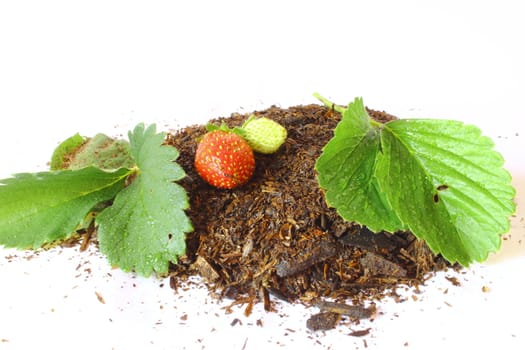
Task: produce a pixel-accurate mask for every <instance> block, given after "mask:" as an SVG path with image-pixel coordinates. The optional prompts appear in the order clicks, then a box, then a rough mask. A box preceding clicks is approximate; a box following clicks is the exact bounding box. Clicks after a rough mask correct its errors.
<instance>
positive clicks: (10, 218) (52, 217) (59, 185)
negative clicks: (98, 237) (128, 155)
mask: <svg viewBox="0 0 525 350" xmlns="http://www.w3.org/2000/svg"><path fill="white" fill-rule="evenodd" d="M129 173H130V170H129V169H120V170H118V171H115V172H106V171H102V170H100V169H97V168H94V167H88V168H84V169H82V170H78V171H70V170H64V171H54V172H40V173H35V174H28V173H23V174H16V175H14V176H13V177H12V178H8V179H4V180H0V199H1V200H0V244H2V245H5V246H6V247H17V248H29V247H32V248H37V247H40V246H42V245H43V244H44V243H47V242H52V241H55V240H59V239H64V238H66V237H68V236H70V235H71V234H72V233H73V231H74V230H75V229H76V227H77V226H78V225H79V224H80V223H81V222H82V221H83V219H84V217H85V216H86V215H87V213H88V212H89V211H90V210H91V209H92V208H93V207H94V206H95V205H97V204H98V203H100V202H103V201H106V200H109V199H111V198H113V197H114V196H115V194H116V193H117V192H118V191H120V190H121V189H122V187H123V186H124V182H125V179H126V177H127V176H128V175H129Z"/></svg>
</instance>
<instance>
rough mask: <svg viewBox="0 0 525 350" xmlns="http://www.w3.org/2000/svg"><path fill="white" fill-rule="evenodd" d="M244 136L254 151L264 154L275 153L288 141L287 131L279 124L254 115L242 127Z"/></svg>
mask: <svg viewBox="0 0 525 350" xmlns="http://www.w3.org/2000/svg"><path fill="white" fill-rule="evenodd" d="M241 130H242V134H241V135H242V136H243V137H244V139H245V140H246V141H248V144H250V146H252V148H253V150H254V151H256V152H259V153H263V154H270V153H275V152H277V150H278V149H279V147H281V145H282V144H283V143H284V141H285V140H286V136H287V132H286V129H285V128H284V127H283V126H282V125H281V124H279V123H277V122H275V121H273V120H271V119H268V118H265V117H262V118H255V116H254V115H252V116H251V117H250V118H249V119H248V120H247V121H246V122H245V123H244V124H243V126H242V127H241Z"/></svg>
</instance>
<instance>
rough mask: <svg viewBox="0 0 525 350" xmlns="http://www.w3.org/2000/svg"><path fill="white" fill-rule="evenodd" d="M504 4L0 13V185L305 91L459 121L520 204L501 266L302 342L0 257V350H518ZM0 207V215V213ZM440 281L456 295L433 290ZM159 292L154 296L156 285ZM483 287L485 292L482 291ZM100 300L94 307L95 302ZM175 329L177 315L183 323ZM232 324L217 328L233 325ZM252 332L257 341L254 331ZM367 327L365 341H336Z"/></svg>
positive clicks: (47, 266)
mask: <svg viewBox="0 0 525 350" xmlns="http://www.w3.org/2000/svg"><path fill="white" fill-rule="evenodd" d="M522 7H523V5H522V4H521V3H520V1H508V0H503V1H501V0H498V1H437V2H436V1H432V2H425V1H366V2H365V1H359V2H358V1H340V2H337V1H298V2H291V1H289V2H285V1H260V2H250V1H244V2H241V1H239V2H233V1H185V2H175V1H171V2H168V1H166V2H161V1H144V2H138V1H82V2H80V1H63V2H60V1H16V2H14V1H1V2H0V120H1V123H2V124H1V127H0V156H1V158H0V159H1V160H2V165H1V167H0V178H5V177H8V176H9V175H10V174H12V173H16V172H23V171H36V170H46V169H47V168H46V162H47V161H48V159H49V156H50V154H51V152H52V151H53V149H54V147H55V146H56V145H57V143H58V142H59V141H61V140H63V139H64V138H66V137H68V136H70V135H72V134H74V133H76V132H80V133H81V134H83V135H88V136H89V135H93V134H95V133H97V132H105V133H107V134H109V135H111V136H120V135H125V134H126V132H127V130H128V129H130V128H132V127H133V126H134V125H135V124H136V123H137V122H145V123H148V124H149V123H157V126H158V129H160V130H164V131H168V130H170V129H171V130H172V129H176V128H178V127H180V126H181V125H186V124H193V123H202V122H204V121H206V120H207V119H210V118H213V117H217V116H227V115H229V114H230V113H232V112H246V113H248V112H250V111H253V110H254V109H263V108H267V107H269V106H271V105H273V104H276V105H280V106H282V107H287V106H292V105H298V104H307V103H315V102H316V101H315V100H314V99H313V98H312V97H311V94H312V93H313V92H316V91H318V92H320V93H321V94H323V95H324V96H326V97H328V98H330V99H332V100H334V101H335V102H338V103H341V104H345V103H347V102H349V101H350V100H352V99H353V98H354V97H356V96H362V97H363V98H364V101H365V104H367V105H368V106H370V107H372V108H374V109H380V110H386V111H388V112H390V113H393V114H395V115H397V116H399V117H430V118H447V119H457V120H462V121H465V122H469V123H473V124H476V125H478V126H479V127H480V128H481V129H482V130H483V131H484V133H485V134H487V135H488V136H490V137H492V138H493V139H494V141H495V142H496V146H497V149H498V150H499V151H500V152H501V153H502V154H503V156H504V157H505V159H506V161H507V163H506V168H507V169H509V171H510V172H511V173H512V175H513V178H514V180H513V183H514V185H515V186H516V187H517V189H518V194H517V198H516V201H517V202H518V212H517V214H516V216H515V217H513V218H512V229H511V232H510V233H509V234H508V235H506V237H505V238H506V239H505V241H504V242H503V247H502V249H501V251H500V252H499V253H497V254H494V255H492V256H491V257H490V258H489V260H488V261H487V262H485V263H483V264H477V265H474V266H472V267H471V268H469V269H468V270H466V271H463V272H462V273H459V274H457V273H455V272H452V271H448V272H446V273H444V274H440V275H438V276H436V277H434V278H432V279H430V280H429V281H428V283H427V285H426V286H425V287H424V288H422V290H423V293H422V294H417V295H416V296H417V300H414V298H413V297H412V296H414V295H415V294H414V292H412V291H408V292H407V294H406V295H407V297H406V299H407V300H406V301H405V302H404V303H401V304H399V303H394V302H391V301H388V300H385V301H384V302H382V303H380V304H379V309H380V311H381V314H380V315H379V316H378V317H377V318H376V319H375V320H374V321H373V322H363V323H362V324H360V325H356V324H346V325H344V326H342V327H340V328H338V329H337V330H334V331H331V332H327V333H311V332H309V331H307V330H306V327H305V321H306V319H307V317H308V315H309V314H311V313H313V312H315V311H316V310H313V309H307V310H305V309H304V308H303V307H302V306H298V305H294V306H289V305H277V307H278V309H279V311H278V312H276V313H271V314H266V313H264V311H261V309H262V306H261V305H258V306H256V307H255V312H254V315H252V316H251V317H249V318H246V317H244V316H243V315H242V308H240V309H237V308H234V310H235V313H234V314H228V315H227V314H225V311H224V309H222V307H223V306H224V305H227V303H224V304H217V302H215V301H213V300H211V299H209V298H208V297H207V295H208V293H207V291H206V289H205V288H204V287H203V286H202V285H201V286H200V287H196V286H194V287H192V288H191V289H190V290H189V291H186V292H184V291H182V290H180V291H179V293H178V294H175V293H174V291H173V290H171V289H170V288H169V286H168V281H166V280H161V279H156V278H150V279H142V278H137V277H135V276H133V275H131V274H125V273H122V272H121V271H119V270H112V269H111V268H110V267H109V266H108V265H107V263H106V261H105V258H104V257H101V256H100V255H99V254H98V253H97V252H96V251H94V250H90V251H89V252H88V253H83V254H79V253H78V252H77V249H76V248H72V249H54V250H51V251H47V252H39V253H38V254H37V255H35V253H33V252H29V253H27V252H19V251H14V250H7V249H2V250H0V283H1V286H0V349H28V348H77V349H92V348H96V349H148V348H155V349H175V348H186V349H200V348H205V349H216V348H221V349H222V348H231V349H242V348H245V349H256V348H257V349H258V348H262V347H264V348H266V349H274V348H281V347H284V346H287V347H297V348H299V347H300V348H303V349H310V348H312V349H317V348H319V349H341V348H345V349H348V348H356V347H357V348H365V346H368V349H374V348H389V349H430V348H443V347H447V348H449V347H452V348H460V347H468V348H496V347H499V348H506V349H522V348H524V346H525V331H524V330H523V329H524V327H523V315H524V314H525V306H524V301H523V300H524V299H523V293H522V287H521V283H520V281H521V280H522V278H523V274H524V268H525V248H524V247H525V243H523V244H522V240H523V239H524V238H525V222H524V220H525V219H523V217H524V215H525V214H524V212H523V206H524V205H525V203H524V199H523V196H524V191H525V167H524V164H523V161H522V158H523V149H524V145H525V143H524V141H523V138H524V134H525V130H524V127H523V124H522V121H523V119H524V117H525V112H524V110H523V102H524V100H525V83H524V81H525V68H524V62H525V53H524V42H525V40H524V36H525V24H524V23H525V22H524V21H523V17H524V15H525V11H524V10H523V9H522ZM0 200H1V198H0ZM446 276H448V277H450V276H455V277H457V278H458V280H459V281H460V282H461V286H459V287H455V286H453V285H452V284H451V283H450V282H449V281H448V280H447V279H445V278H444V277H446ZM162 284H163V285H164V286H163V287H161V286H160V285H162ZM483 287H486V288H485V289H486V290H487V291H486V292H483V291H482V289H483ZM96 293H99V295H101V296H102V297H103V298H104V301H105V304H103V303H101V302H100V301H99V300H98V299H97V295H96ZM184 315H186V316H184ZM235 318H239V319H240V320H241V323H242V324H237V325H235V326H231V325H230V323H231V322H232V321H233V319H235ZM257 319H261V320H262V321H263V326H262V327H260V326H257V325H256V320H257ZM365 328H371V332H370V335H368V336H366V337H364V338H356V337H351V336H348V335H347V334H348V333H350V329H352V330H359V329H365Z"/></svg>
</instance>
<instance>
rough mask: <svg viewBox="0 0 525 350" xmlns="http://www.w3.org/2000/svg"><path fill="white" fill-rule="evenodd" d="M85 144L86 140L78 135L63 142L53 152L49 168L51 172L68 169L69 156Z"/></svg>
mask: <svg viewBox="0 0 525 350" xmlns="http://www.w3.org/2000/svg"><path fill="white" fill-rule="evenodd" d="M84 142H86V139H85V138H84V137H82V136H80V134H78V133H76V134H75V135H73V136H71V137H69V138H67V139H65V140H64V141H62V142H61V143H60V144H59V145H58V146H57V147H56V148H55V150H54V151H53V155H52V156H51V164H50V165H49V168H50V169H51V170H63V169H66V168H67V163H68V156H69V155H70V154H71V153H73V152H74V151H75V150H77V149H78V148H79V147H80V146H82V144H83V143H84Z"/></svg>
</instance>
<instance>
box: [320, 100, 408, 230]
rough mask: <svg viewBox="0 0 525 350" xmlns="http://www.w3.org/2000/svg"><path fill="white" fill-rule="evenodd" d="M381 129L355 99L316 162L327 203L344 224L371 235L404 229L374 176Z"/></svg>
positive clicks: (360, 101)
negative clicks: (357, 226) (359, 226)
mask: <svg viewBox="0 0 525 350" xmlns="http://www.w3.org/2000/svg"><path fill="white" fill-rule="evenodd" d="M379 148H380V129H379V128H378V127H376V126H372V125H371V123H370V118H369V117H368V113H367V112H366V110H365V107H364V105H363V101H362V99H355V101H354V103H351V104H349V105H348V108H347V109H346V110H344V112H343V117H342V119H341V121H340V123H339V124H338V125H337V127H336V129H335V131H334V137H333V138H332V139H331V140H330V141H329V142H328V143H327V144H326V146H325V147H324V149H323V153H322V154H321V156H320V157H319V158H318V159H317V162H316V170H317V172H318V181H319V185H320V186H321V188H324V189H326V201H327V203H328V204H329V205H331V206H332V207H335V208H337V211H338V213H339V215H341V217H343V218H344V219H345V220H348V221H353V222H356V223H359V224H363V225H366V226H367V227H368V228H369V229H370V230H372V231H375V232H377V231H381V230H386V231H390V232H393V231H397V230H401V229H403V228H404V226H403V224H402V223H401V221H400V220H399V218H398V217H397V215H396V213H395V212H394V211H393V210H392V208H391V206H390V204H389V202H388V200H387V199H386V197H385V195H384V193H383V192H382V191H381V189H380V188H379V184H378V181H377V177H376V176H375V171H376V165H377V156H378V154H379Z"/></svg>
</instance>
